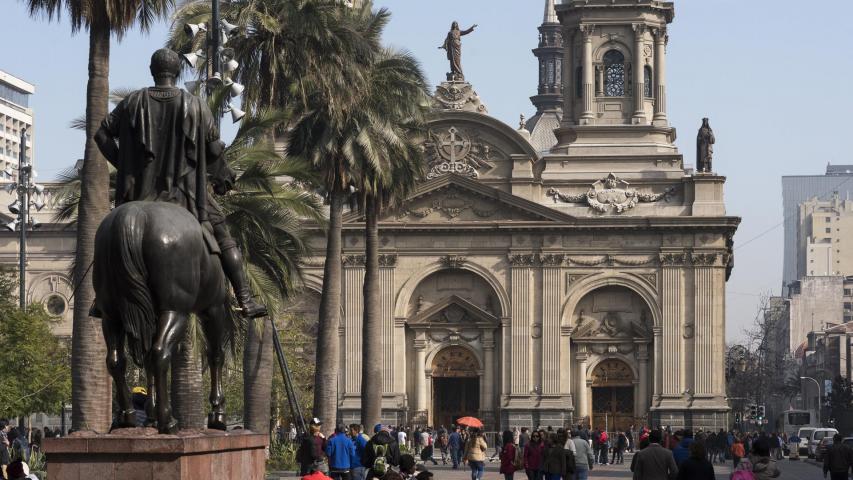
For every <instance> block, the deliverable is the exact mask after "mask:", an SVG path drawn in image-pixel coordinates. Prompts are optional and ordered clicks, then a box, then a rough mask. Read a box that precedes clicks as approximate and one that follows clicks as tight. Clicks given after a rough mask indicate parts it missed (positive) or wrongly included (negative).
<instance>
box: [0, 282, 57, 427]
mask: <svg viewBox="0 0 853 480" xmlns="http://www.w3.org/2000/svg"><path fill="white" fill-rule="evenodd" d="M16 288H17V285H16V281H15V278H14V276H13V275H11V274H10V273H9V272H7V271H4V270H0V352H3V361H2V362H0V416H2V417H17V416H25V415H30V414H32V413H37V412H58V411H60V408H61V404H62V402H64V401H67V400H68V398H69V397H70V395H71V369H70V367H69V363H68V356H69V351H68V347H67V345H66V344H65V343H64V342H62V341H61V340H59V339H58V338H57V337H56V336H54V335H53V333H52V332H51V327H52V326H53V325H54V324H56V323H57V320H56V319H54V318H52V317H51V316H50V315H48V314H47V312H45V310H44V308H42V306H41V305H32V306H30V307H29V308H28V309H27V310H26V311H23V310H20V309H19V308H18V307H17V305H15V303H14V298H15V290H16Z"/></svg>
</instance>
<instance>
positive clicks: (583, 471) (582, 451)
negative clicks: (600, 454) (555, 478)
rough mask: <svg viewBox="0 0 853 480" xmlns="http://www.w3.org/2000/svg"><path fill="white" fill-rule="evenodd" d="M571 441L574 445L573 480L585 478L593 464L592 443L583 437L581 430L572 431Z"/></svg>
mask: <svg viewBox="0 0 853 480" xmlns="http://www.w3.org/2000/svg"><path fill="white" fill-rule="evenodd" d="M571 441H572V443H573V444H574V446H575V451H574V454H575V480H587V479H588V478H589V471H590V470H592V468H593V465H595V457H594V456H593V453H592V445H590V444H589V441H588V440H587V439H586V438H584V433H583V431H581V430H576V431H574V432H572V440H571Z"/></svg>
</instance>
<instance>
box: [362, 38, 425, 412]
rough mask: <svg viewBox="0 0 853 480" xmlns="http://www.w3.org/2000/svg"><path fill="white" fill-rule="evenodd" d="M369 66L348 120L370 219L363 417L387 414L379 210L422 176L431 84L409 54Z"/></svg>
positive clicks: (389, 53) (399, 197) (378, 60)
mask: <svg viewBox="0 0 853 480" xmlns="http://www.w3.org/2000/svg"><path fill="white" fill-rule="evenodd" d="M370 67H371V68H370V69H369V71H368V79H369V82H368V85H369V88H367V89H366V90H365V91H364V92H363V93H364V95H365V98H364V100H363V101H362V108H361V109H359V110H358V112H357V115H356V116H355V117H353V118H351V119H350V121H349V122H348V123H349V125H350V127H351V130H347V133H349V134H350V135H351V136H352V138H351V139H350V140H349V142H350V143H351V144H352V145H353V149H354V150H355V151H357V152H359V157H360V158H359V160H360V163H361V173H362V175H361V184H360V192H361V205H362V206H363V211H364V219H365V232H364V235H365V272H364V286H363V289H364V317H363V320H362V373H361V420H362V423H363V424H365V425H374V424H376V423H378V422H379V421H380V420H381V417H382V392H383V384H382V315H381V306H380V286H379V215H381V213H382V210H383V209H384V208H386V207H388V206H389V205H391V204H396V203H400V202H402V201H403V200H405V198H406V197H407V196H408V194H409V193H410V192H411V190H412V189H413V188H414V187H415V185H416V182H417V181H418V180H420V179H421V178H422V177H423V173H424V171H423V155H422V153H421V149H420V148H419V144H418V141H417V137H418V135H419V134H420V133H421V132H422V127H423V123H424V116H425V114H426V112H427V108H426V105H427V98H428V97H427V95H428V93H427V92H428V90H427V85H426V80H425V78H424V74H423V71H422V70H421V67H420V65H419V64H418V62H417V61H416V60H415V59H414V58H412V57H411V55H409V54H407V53H400V52H394V51H390V50H386V51H384V52H383V53H382V54H381V55H379V56H377V57H376V59H375V61H374V63H373V64H372V65H371V66H370Z"/></svg>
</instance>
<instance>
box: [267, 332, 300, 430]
mask: <svg viewBox="0 0 853 480" xmlns="http://www.w3.org/2000/svg"><path fill="white" fill-rule="evenodd" d="M269 319H270V328H272V341H273V345H274V346H275V354H276V356H277V357H278V368H279V369H280V370H281V376H282V379H283V380H284V389H285V391H286V393H287V403H288V405H289V406H290V412H291V414H292V415H293V420H294V422H295V423H296V430H297V432H298V433H299V434H300V435H302V434H303V433H305V432H307V431H308V425H307V424H306V423H305V417H303V416H302V408H301V407H300V406H299V399H298V398H297V397H296V390H294V388H293V378H292V377H291V376H290V368H289V367H288V366H287V358H285V356H284V350H283V349H282V348H281V340H280V339H279V338H278V330H276V328H275V322H274V321H273V318H272V316H270V317H269Z"/></svg>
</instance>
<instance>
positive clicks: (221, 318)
mask: <svg viewBox="0 0 853 480" xmlns="http://www.w3.org/2000/svg"><path fill="white" fill-rule="evenodd" d="M150 68H151V75H152V76H153V77H154V83H155V85H154V86H153V87H149V88H143V89H141V90H137V91H135V92H133V93H131V94H130V95H128V96H127V97H125V98H124V99H123V100H122V101H121V102H120V103H119V104H118V105H117V106H116V108H115V109H114V110H113V111H112V113H110V115H109V116H108V117H107V118H106V119H104V121H103V123H102V125H101V128H100V130H98V132H97V134H96V135H95V141H96V142H97V144H98V147H99V148H100V150H101V152H102V153H103V154H104V156H105V157H106V159H107V161H109V162H110V163H111V164H112V165H113V166H114V167H115V168H116V169H117V178H116V195H115V199H116V200H115V203H116V208H115V209H114V210H112V212H110V213H109V214H108V215H107V216H106V217H105V218H104V220H103V222H102V223H101V225H100V226H99V227H98V231H97V233H96V236H95V262H94V268H93V279H92V280H93V284H94V287H95V294H96V300H95V304H94V305H93V306H92V312H91V314H92V315H93V316H96V317H101V319H102V325H103V333H104V339H105V340H106V343H107V368H108V369H109V372H110V375H111V376H112V377H113V380H114V381H115V385H116V389H117V392H116V398H117V400H118V406H119V411H118V412H117V413H116V418H117V420H116V422H115V425H117V426H121V427H133V426H136V422H135V414H134V409H133V406H132V404H131V396H130V390H129V389H128V385H127V382H126V380H125V371H126V368H127V361H126V353H125V345H127V351H128V352H129V353H130V356H131V358H132V360H133V361H134V363H135V364H137V365H138V366H139V367H141V368H144V369H145V372H146V378H147V381H148V391H149V394H150V398H149V401H150V402H151V403H153V405H149V406H148V408H146V410H147V411H148V416H149V419H148V421H147V422H146V423H147V424H154V422H155V421H156V425H157V429H158V430H159V432H160V433H174V432H175V431H176V430H177V428H178V422H177V421H176V420H175V419H174V418H173V417H172V414H171V403H170V400H169V389H168V383H167V382H168V377H169V366H170V364H171V358H172V356H173V355H174V354H175V351H176V349H177V347H178V344H179V343H180V342H181V341H182V340H183V339H184V336H185V335H186V334H187V328H188V324H189V318H190V315H191V314H195V315H196V316H197V317H198V319H199V322H200V325H201V327H202V330H203V332H204V336H205V339H206V343H207V360H208V367H209V369H210V406H211V412H210V414H209V416H208V422H207V423H208V428H214V429H219V430H224V429H225V397H224V395H223V392H222V368H223V364H224V361H225V355H226V350H227V349H228V342H229V340H230V339H233V338H234V334H235V333H236V329H238V328H239V326H238V325H239V324H240V322H239V318H238V317H237V316H236V315H235V314H234V311H233V309H232V307H231V296H230V293H229V291H228V285H227V284H228V283H229V282H230V284H231V286H232V287H233V288H234V292H235V296H236V297H237V301H238V303H239V305H240V312H241V313H242V315H243V316H244V317H248V318H255V317H261V316H264V315H266V314H267V310H266V307H264V306H263V305H261V304H259V303H257V302H255V300H254V299H253V297H252V294H251V291H250V289H249V282H248V279H247V277H246V273H245V270H244V267H243V257H242V255H241V253H240V250H239V249H238V248H237V244H236V242H235V241H234V239H233V238H232V237H231V235H230V233H229V232H228V228H227V227H226V225H225V217H224V215H223V213H222V210H221V208H220V207H219V206H218V205H217V203H216V202H215V200H214V198H213V197H212V196H210V195H208V183H210V184H211V185H212V186H213V190H214V191H215V192H216V193H217V194H224V193H226V192H227V191H228V190H230V189H231V188H232V187H233V184H234V181H235V174H234V172H233V171H232V170H231V169H230V168H228V166H227V164H226V162H225V159H224V149H225V144H224V143H223V142H222V141H221V140H220V139H219V132H218V128H217V123H216V122H215V120H214V117H213V114H212V113H211V111H210V109H209V108H208V106H207V104H206V103H205V102H204V101H203V100H202V99H200V98H199V97H196V96H193V95H192V94H190V93H188V92H186V91H184V90H182V89H179V88H177V87H176V86H175V80H176V78H177V76H178V74H179V73H180V71H181V57H180V56H179V55H178V54H177V53H176V52H174V51H172V50H168V49H160V50H157V51H156V52H154V55H153V56H152V57H151V66H150ZM154 412H156V418H152V416H154V415H155V414H154Z"/></svg>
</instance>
